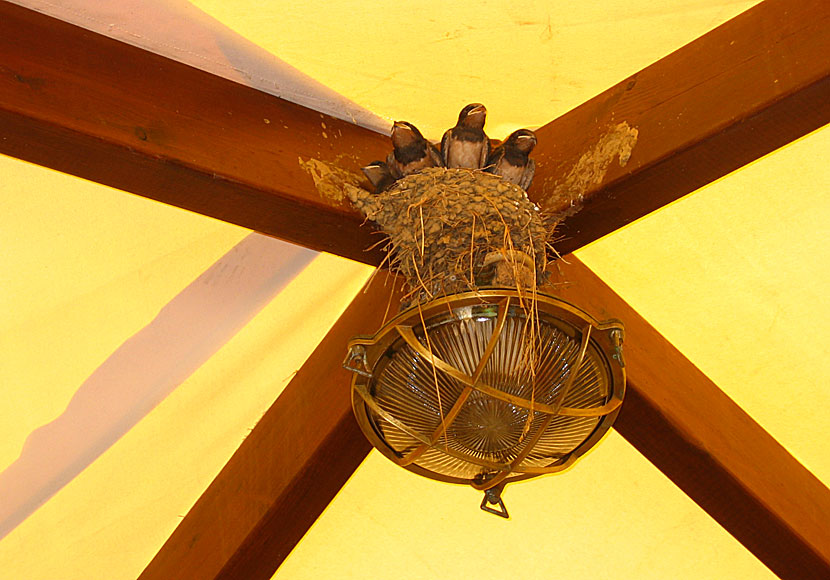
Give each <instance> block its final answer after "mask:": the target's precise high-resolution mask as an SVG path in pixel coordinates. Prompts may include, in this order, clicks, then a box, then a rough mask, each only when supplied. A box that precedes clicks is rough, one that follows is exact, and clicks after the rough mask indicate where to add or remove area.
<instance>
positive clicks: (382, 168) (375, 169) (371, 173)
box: [360, 161, 389, 183]
mask: <svg viewBox="0 0 830 580" xmlns="http://www.w3.org/2000/svg"><path fill="white" fill-rule="evenodd" d="M360 170H361V171H362V172H363V174H364V175H365V176H366V177H367V178H368V179H369V181H371V182H372V183H375V179H373V177H375V178H379V177H381V176H383V175H384V174H386V173H389V166H388V165H387V164H386V162H385V161H372V162H371V163H370V164H369V165H367V166H366V167H361V168H360Z"/></svg>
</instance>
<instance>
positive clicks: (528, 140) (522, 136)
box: [506, 129, 536, 153]
mask: <svg viewBox="0 0 830 580" xmlns="http://www.w3.org/2000/svg"><path fill="white" fill-rule="evenodd" d="M506 142H508V143H510V144H511V145H513V146H514V147H516V149H518V150H519V151H522V152H523V153H530V152H531V151H533V148H534V147H536V133H534V132H533V131H531V130H530V129H519V130H518V131H514V132H513V133H511V134H510V137H508V138H507V141H506Z"/></svg>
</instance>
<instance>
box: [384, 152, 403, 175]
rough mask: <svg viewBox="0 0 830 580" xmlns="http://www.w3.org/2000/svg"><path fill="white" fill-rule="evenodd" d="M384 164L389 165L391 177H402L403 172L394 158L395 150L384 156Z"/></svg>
mask: <svg viewBox="0 0 830 580" xmlns="http://www.w3.org/2000/svg"><path fill="white" fill-rule="evenodd" d="M386 164H387V165H388V166H389V172H390V173H391V174H392V177H394V178H395V179H400V178H401V177H403V173H401V168H400V167H399V166H398V161H397V159H395V152H394V151H392V152H391V153H389V155H387V156H386Z"/></svg>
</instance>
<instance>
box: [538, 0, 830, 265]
mask: <svg viewBox="0 0 830 580" xmlns="http://www.w3.org/2000/svg"><path fill="white" fill-rule="evenodd" d="M828 54H830V2H827V1H826V0H798V1H793V0H766V1H765V2H762V3H760V4H758V5H756V6H755V7H753V8H751V9H750V10H748V11H746V12H744V13H743V14H740V15H739V16H737V17H736V18H734V19H732V20H730V21H728V22H726V23H725V24H723V25H722V26H720V27H718V28H716V29H714V30H712V31H711V32H709V33H708V34H705V35H704V36H702V37H700V38H698V39H697V40H695V41H694V42H691V43H690V44H687V45H686V46H684V47H682V48H680V49H679V50H677V51H676V52H674V53H672V54H670V55H668V56H667V57H665V58H663V59H661V60H659V61H658V62H656V63H654V64H653V65H651V66H649V67H646V68H645V69H643V70H641V71H640V72H638V73H636V74H634V75H632V76H630V77H629V78H627V79H625V80H623V81H622V82H620V83H619V84H617V85H616V86H614V87H611V88H610V89H608V90H607V91H605V92H603V93H602V94H600V95H598V96H596V97H594V98H593V99H591V100H590V101H587V102H586V103H584V104H583V105H580V106H579V107H577V108H576V109H574V110H572V111H571V112H569V113H567V114H566V115H564V116H562V117H560V118H559V119H557V120H555V121H553V122H552V123H550V124H548V125H545V126H544V127H542V128H541V129H539V130H538V131H537V135H538V139H539V144H538V146H537V148H536V150H535V151H534V157H535V159H536V165H537V171H536V178H535V180H534V185H533V187H532V188H531V197H533V198H534V200H535V201H536V202H537V203H539V204H540V205H541V206H542V207H545V208H546V209H548V210H552V211H562V210H566V209H569V208H570V205H571V203H572V202H573V203H575V204H576V206H577V207H579V206H582V209H581V211H579V213H577V214H575V215H572V216H571V217H570V218H569V219H567V220H566V221H565V223H564V224H563V225H562V227H561V228H560V233H561V234H562V235H563V236H564V239H562V240H561V241H560V242H559V243H558V244H557V249H558V250H559V252H560V253H562V254H565V253H568V252H572V251H574V250H576V249H578V248H579V247H581V246H584V245H585V244H587V243H590V242H591V241H593V240H596V239H598V238H600V237H602V236H604V235H606V234H608V233H610V232H612V231H614V230H616V229H618V228H620V227H622V226H624V225H625V224H627V223H630V222H632V221H634V220H636V219H638V218H640V217H642V216H644V215H646V214H648V213H650V212H652V211H654V210H656V209H658V208H660V207H662V206H664V205H666V204H668V203H670V202H672V201H674V200H676V199H678V198H680V197H682V196H684V195H686V194H687V193H690V192H692V191H694V190H696V189H698V188H700V187H702V186H704V185H706V184H707V183H710V182H711V181H714V180H715V179H718V178H720V177H722V176H723V175H726V174H727V173H729V172H731V171H734V170H736V169H738V168H740V167H742V166H743V165H746V164H747V163H750V162H751V161H754V160H755V159H758V158H759V157H761V156H762V155H765V154H767V153H769V152H771V151H773V150H775V149H777V148H778V147H781V146H783V145H786V144H787V143H789V142H790V141H792V140H794V139H797V138H799V137H801V136H802V135H805V134H807V133H809V132H810V131H813V130H815V129H817V128H819V127H822V126H824V125H826V124H827V123H830V58H828V57H827V55H828ZM634 131H636V138H635V134H634ZM629 148H630V159H627V155H628V153H629ZM619 154H622V155H623V157H622V162H623V163H622V164H621V161H620V158H619Z"/></svg>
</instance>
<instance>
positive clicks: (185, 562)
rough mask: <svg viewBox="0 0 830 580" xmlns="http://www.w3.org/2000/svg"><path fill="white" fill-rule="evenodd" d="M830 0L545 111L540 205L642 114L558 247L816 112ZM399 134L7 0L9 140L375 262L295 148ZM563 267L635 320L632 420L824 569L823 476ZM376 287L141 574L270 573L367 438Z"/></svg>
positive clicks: (3, 101)
mask: <svg viewBox="0 0 830 580" xmlns="http://www.w3.org/2000/svg"><path fill="white" fill-rule="evenodd" d="M828 6H829V5H828V4H827V3H826V2H824V1H822V0H801V1H799V2H791V1H786V0H767V1H766V2H763V3H761V4H759V5H758V6H756V7H755V8H753V9H752V10H750V11H748V12H747V13H745V14H743V15H741V16H739V17H738V18H736V19H734V20H732V21H730V22H728V23H726V24H724V25H723V26H722V27H720V28H718V29H716V30H715V31H713V32H711V33H709V34H707V35H705V36H703V37H701V39H698V40H697V41H695V42H694V43H691V44H690V45H687V46H686V47H684V48H682V49H680V50H679V51H677V52H675V53H674V54H672V55H670V56H668V57H666V58H665V59H662V60H661V61H658V62H657V63H655V64H654V65H652V66H650V67H648V68H646V69H644V70H643V71H641V72H640V73H637V74H636V75H633V76H632V77H631V78H630V79H627V80H626V81H624V82H623V83H620V84H619V85H617V86H615V87H612V88H611V89H609V90H608V91H606V92H605V93H603V94H602V95H599V96H597V97H596V98H594V99H592V100H591V101H588V102H587V103H585V104H584V105H582V106H580V107H578V108H577V109H575V110H574V111H572V112H571V113H568V114H567V115H565V116H563V117H562V118H560V119H559V120H557V121H554V122H553V123H551V124H549V125H547V126H545V127H543V128H542V129H540V131H539V146H538V148H537V151H536V154H535V158H536V160H537V178H536V184H535V185H534V186H533V188H532V190H531V193H532V194H533V196H534V197H535V198H536V199H538V200H540V201H541V203H542V205H546V206H548V207H549V208H550V207H553V205H554V204H555V203H558V202H557V198H554V197H552V196H553V195H554V193H556V191H557V189H556V188H557V186H558V185H562V184H563V183H564V181H563V180H566V177H567V175H568V172H569V171H570V170H571V168H572V167H574V166H575V165H577V164H578V162H579V160H580V159H581V158H582V157H583V156H584V155H585V154H586V153H590V152H591V151H592V150H593V149H594V148H595V146H596V144H597V143H598V142H600V141H601V140H602V137H603V136H604V135H607V134H608V133H609V131H612V130H613V129H614V128H615V127H618V126H619V125H620V124H621V123H623V122H625V123H626V124H627V127H629V128H630V129H636V131H637V142H636V144H634V145H633V148H632V149H631V156H630V158H629V160H628V162H627V164H626V165H625V166H620V164H619V162H618V161H614V162H613V163H610V164H609V165H608V168H607V172H605V173H603V176H602V177H601V178H600V179H599V182H598V183H595V184H591V185H590V186H589V187H588V188H587V189H585V190H584V191H579V192H578V193H581V194H582V195H584V197H585V208H584V209H583V210H582V211H581V212H580V213H578V214H576V215H574V216H571V217H570V218H569V219H568V220H566V222H565V227H564V230H563V233H564V234H565V236H567V237H566V239H564V240H562V241H561V242H560V244H559V246H558V247H559V249H560V251H563V252H564V251H568V250H572V249H574V248H576V247H579V246H581V245H584V244H586V243H588V242H590V241H593V240H594V239H597V238H598V237H600V236H602V235H604V234H606V233H608V232H610V231H613V230H614V229H616V228H618V227H620V226H622V225H624V224H625V223H628V222H630V221H632V220H634V219H637V218H638V217H641V216H642V215H645V214H646V213H648V212H650V211H653V210H654V209H657V208H658V207H660V206H662V205H664V204H666V203H669V202H670V201H673V200H674V199H677V198H678V197H680V196H682V195H684V194H686V193H688V192H690V191H693V190H694V189H696V188H698V187H700V186H702V185H705V184H706V183H708V182H710V181H712V180H713V179H716V178H718V177H720V176H722V175H724V174H726V173H728V172H729V171H732V170H734V169H736V168H738V167H740V166H741V165H743V164H745V163H748V162H750V161H752V160H754V159H756V158H758V157H759V156H761V155H763V154H765V153H767V152H769V151H771V150H773V149H775V148H776V147H779V146H781V145H784V144H785V143H787V142H789V141H791V140H792V139H795V138H797V137H799V136H801V135H803V134H805V133H806V132H808V131H810V130H812V129H815V128H816V127H819V126H821V125H823V124H826V123H827V122H828V120H830V112H829V109H828V107H830V81H828V74H827V71H828V66H830V65H829V64H828V63H830V59H828V58H827V57H826V55H827V54H830V47H828V41H830V34H828ZM266 119H267V120H268V122H266V121H265V120H266ZM323 123H325V124H326V128H325V132H326V136H325V137H324V136H323V134H322V133H323V131H324V129H323V127H322V124H323ZM335 136H336V137H335ZM388 149H389V146H388V140H387V139H386V138H385V137H383V136H381V135H378V134H376V133H373V132H371V131H368V130H364V129H360V128H358V127H355V126H353V125H350V124H348V123H343V122H341V121H338V120H336V119H332V118H330V117H326V116H323V115H320V114H319V113H316V112H314V111H310V110H308V109H305V108H303V107H300V106H297V105H293V104H291V103H287V102H285V101H282V100H280V99H278V98H276V97H272V96H269V95H265V94H263V93H261V92H258V91H255V90H252V89H250V88H247V87H244V86H242V85H239V84H236V83H233V82H231V81H227V80H224V79H220V78H217V77H215V76H213V75H210V74H208V73H205V72H203V71H199V70H196V69H193V68H191V67H188V66H186V65H182V64H180V63H176V62H174V61H171V60H169V59H166V58H163V57H160V56H158V55H154V54H151V53H148V52H146V51H143V50H141V49H138V48H135V47H131V46H128V45H125V44H123V43H119V42H117V41H114V40H111V39H107V38H105V37H103V36H100V35H97V34H95V33H92V32H89V31H86V30H84V29H81V28H79V27H75V26H72V25H69V24H67V23H63V22H60V21H57V20H55V19H52V18H49V17H47V16H44V15H42V14H38V13H36V12H33V11H31V10H27V9H25V8H21V7H19V6H16V5H12V4H9V3H7V2H0V152H2V153H6V154H9V155H13V156H16V157H19V158H22V159H26V160H29V161H32V162H35V163H39V164H41V165H45V166H47V167H52V168H54V169H58V170H60V171H64V172H67V173H72V174H74V175H79V176H81V177H84V178H87V179H91V180H94V181H98V182H100V183H104V184H107V185H111V186H114V187H118V188H121V189H124V190H126V191H130V192H133V193H137V194H139V195H143V196H146V197H150V198H152V199H157V200H160V201H164V202H165V203H169V204H172V205H175V206H178V207H183V208H186V209H189V210H192V211H196V212H199V213H203V214H205V215H209V216H212V217H215V218H218V219H222V220H225V221H228V222H231V223H236V224H238V225H242V226H244V227H248V228H251V229H255V230H258V231H261V232H264V233H267V234H270V235H274V236H276V237H280V238H283V239H286V240H289V241H292V242H295V243H298V244H302V245H305V246H308V247H311V248H314V249H322V250H327V251H330V252H332V253H335V254H339V255H342V256H346V257H350V258H353V259H357V260H361V261H364V262H368V263H378V261H379V260H380V255H379V253H367V252H364V248H366V247H367V246H369V245H370V244H371V243H372V242H373V241H374V238H373V237H372V235H371V234H370V232H369V230H368V229H366V228H360V227H359V224H360V222H361V221H362V220H361V218H360V217H359V216H358V215H357V214H356V213H355V212H354V211H353V210H351V209H350V208H349V207H348V206H347V205H346V204H345V202H342V201H339V200H336V199H334V198H333V197H326V196H325V195H321V194H320V191H319V190H318V188H317V187H316V186H315V184H314V179H313V178H312V176H311V175H310V174H309V172H308V171H306V170H305V169H304V168H303V167H304V166H303V165H302V164H301V163H300V160H305V161H308V160H312V159H316V160H318V161H319V162H321V163H323V164H324V166H325V167H334V168H340V169H344V170H346V171H348V172H351V173H354V172H355V170H356V169H357V167H359V166H360V165H363V164H365V163H366V162H368V161H371V160H372V159H376V158H383V157H385V154H386V152H387V151H388ZM559 193H562V190H560V191H559ZM565 193H568V192H567V191H565ZM565 270H566V271H567V269H565ZM569 275H573V276H574V278H573V279H574V280H582V282H581V284H582V289H581V290H580V291H579V292H576V293H575V294H573V302H575V303H576V304H578V305H581V306H583V307H584V308H586V309H587V310H589V311H591V312H592V313H594V314H595V315H596V316H598V317H604V316H608V317H617V318H621V319H623V320H624V321H625V323H626V326H627V328H628V341H627V349H626V350H627V352H628V356H629V364H628V367H627V371H628V375H629V381H630V388H629V398H628V400H627V402H626V403H625V405H624V407H623V412H622V413H621V415H620V418H619V420H618V427H619V430H620V432H621V433H623V435H624V436H626V437H627V438H628V439H629V440H630V441H631V442H632V443H633V444H635V445H636V446H637V447H638V449H640V450H641V451H642V452H643V453H644V454H645V455H646V456H647V457H648V458H649V459H651V460H652V461H653V462H654V463H655V464H656V465H657V466H658V467H659V468H660V469H662V470H663V471H664V472H665V473H667V475H668V476H669V477H671V478H672V479H673V480H674V481H675V482H676V483H678V485H680V487H681V488H682V489H684V490H685V491H686V492H687V493H689V494H690V495H691V496H692V497H693V498H694V499H695V500H696V501H697V502H698V503H699V504H700V505H701V506H703V507H704V508H705V509H707V511H709V513H711V514H712V515H713V517H715V519H717V520H718V521H719V522H721V523H722V524H723V525H724V526H725V527H726V528H727V529H729V530H730V532H732V533H733V534H734V535H735V536H736V537H737V538H738V539H739V540H740V541H742V542H743V543H744V544H745V545H747V547H749V548H750V549H751V550H752V551H753V552H754V553H755V554H756V555H757V556H758V557H759V558H761V559H762V560H763V561H764V562H765V563H767V565H769V566H770V568H772V569H773V570H775V571H776V573H778V574H779V575H781V576H782V577H785V578H812V577H816V578H821V577H826V576H827V575H828V568H827V565H828V564H827V563H828V560H829V558H828V553H827V551H828V545H830V542H828V541H827V537H826V535H824V536H823V535H822V533H823V531H824V530H823V528H822V525H821V523H822V522H826V521H828V520H830V514H828V512H827V490H826V488H825V487H824V486H821V484H820V483H817V482H816V480H815V478H813V477H812V476H811V475H810V474H809V473H807V472H806V470H804V468H803V467H802V466H800V465H799V464H798V463H797V462H796V461H795V460H794V459H793V458H792V457H791V456H789V454H787V453H786V451H784V450H783V449H781V448H780V446H779V445H778V444H777V443H776V442H775V441H774V440H773V439H772V438H771V437H769V435H767V434H766V433H765V432H764V431H763V430H762V429H761V428H760V427H759V426H758V425H757V424H755V423H754V422H752V421H751V419H749V418H748V417H747V416H746V415H745V414H744V413H743V412H742V411H740V409H739V408H737V406H735V405H734V403H732V402H731V401H729V399H728V398H727V397H726V396H725V395H723V393H721V392H720V391H719V390H718V389H717V387H716V386H715V385H713V384H711V382H710V381H708V379H706V378H705V376H703V375H702V374H701V373H700V372H699V371H698V370H697V369H695V368H694V367H693V365H691V363H689V362H688V361H685V359H683V358H682V356H678V355H679V353H676V351H675V350H674V349H673V347H671V345H669V344H668V343H667V342H665V340H664V339H662V337H660V336H659V334H657V333H656V331H654V329H652V328H650V327H648V326H647V324H645V323H644V322H641V319H640V318H639V317H637V315H636V313H635V312H633V311H631V310H630V308H628V307H627V305H625V304H624V303H622V301H620V300H619V298H618V297H616V295H614V294H613V293H610V294H608V292H610V291H609V290H607V288H604V287H603V285H601V284H600V283H597V282H596V281H594V280H593V279H592V278H591V276H590V275H589V274H587V273H585V272H582V273H581V274H580V272H579V271H578V270H576V271H575V270H571V271H570V274H569ZM580 275H581V276H582V278H579V276H580ZM566 295H567V294H566ZM364 298H365V297H364ZM364 302H365V301H364ZM364 302H361V304H363V306H361V307H359V308H357V307H356V308H357V310H356V311H357V312H361V314H358V315H354V316H348V315H344V318H343V319H341V321H340V322H338V325H337V326H336V327H335V328H336V329H338V330H337V333H338V335H337V337H338V338H332V339H331V340H329V338H328V337H327V339H326V341H328V342H326V341H324V343H322V344H321V347H320V348H318V351H320V349H323V350H322V351H321V352H328V354H327V355H325V356H324V355H322V354H321V355H320V357H322V358H320V357H318V358H317V359H315V358H314V356H316V355H317V353H318V351H315V355H313V356H312V359H310V361H309V363H307V365H305V366H304V367H303V371H301V373H300V374H298V375H297V377H296V378H295V379H294V381H292V385H291V386H290V387H289V388H288V389H287V390H286V392H285V393H283V395H282V396H281V397H280V398H279V399H278V401H277V403H275V406H274V408H273V409H272V411H269V415H267V416H266V417H269V416H270V417H276V419H269V420H268V421H267V422H266V423H265V424H263V425H262V427H260V426H257V429H255V431H254V433H257V436H256V437H254V434H253V433H252V435H251V436H250V437H249V438H248V440H246V442H245V444H243V447H241V448H240V450H239V451H238V452H237V454H236V455H235V456H234V459H233V460H232V461H231V462H230V463H229V464H228V466H227V467H226V468H225V470H224V471H223V472H222V474H220V476H219V477H218V478H217V480H216V481H215V482H214V483H213V484H212V485H211V488H209V490H208V491H207V492H206V494H205V496H203V498H202V499H200V500H199V502H198V503H197V505H196V506H195V507H194V508H193V510H192V511H191V513H190V514H188V516H187V517H186V518H185V520H183V522H182V525H181V526H180V527H179V529H177V531H176V532H175V533H174V535H173V536H171V538H170V540H169V541H168V543H167V544H166V545H165V547H164V548H163V549H162V550H161V551H160V552H159V554H158V555H157V556H156V558H155V559H154V560H153V562H152V563H151V564H150V565H149V566H148V568H147V570H145V572H144V574H143V575H142V577H143V578H148V579H149V578H153V579H155V578H158V579H165V580H166V579H167V578H217V577H224V578H232V577H250V578H259V577H263V578H266V577H267V575H265V574H266V572H267V570H272V569H275V568H276V566H277V565H278V564H279V562H280V561H281V560H282V558H284V557H285V554H287V552H288V551H289V550H290V547H291V546H293V544H294V543H295V542H296V541H297V540H298V539H299V538H300V537H301V536H302V533H303V532H304V530H305V529H307V528H308V527H309V526H310V525H311V522H312V521H313V519H314V517H316V514H319V513H320V511H321V510H322V509H323V507H324V506H325V505H326V504H327V503H328V502H329V501H330V500H331V498H333V496H334V494H335V493H336V490H337V489H339V486H340V484H342V482H343V481H345V478H346V477H347V476H348V473H350V471H351V470H353V469H354V467H356V466H357V464H358V463H359V460H360V458H362V455H363V454H365V452H366V450H367V449H368V445H367V444H366V442H365V441H364V440H363V439H362V438H361V437H355V436H354V435H355V431H354V425H352V424H351V423H350V421H351V419H350V417H351V415H350V413H351V411H350V407H349V403H348V398H347V397H348V389H347V388H345V387H344V385H346V384H347V383H348V376H347V373H345V371H340V370H339V368H340V367H339V365H340V362H341V361H342V356H343V345H344V344H345V342H346V340H347V339H348V338H349V337H351V336H352V335H353V334H355V333H357V332H361V331H367V332H369V331H372V330H374V329H375V328H377V326H378V325H377V324H376V323H372V318H371V317H372V316H375V315H377V312H376V311H373V310H374V309H375V307H376V305H366V304H365V303H364ZM362 308H365V310H362V311H361V309H362ZM604 313H607V314H604ZM332 332H334V330H333V331H332ZM330 334H331V333H330ZM335 342H336V343H337V347H336V348H334V347H331V346H324V345H331V344H334V343H335ZM638 344H640V345H641V346H637V345H638ZM335 351H336V352H337V355H336V356H334V354H332V353H334V352H335ZM335 359H336V360H335ZM665 360H669V361H673V362H672V363H671V365H670V366H668V367H667V366H666V365H665V364H664V363H665ZM312 361H315V362H313V363H312ZM684 361H685V362H684ZM309 365H311V366H309ZM306 367H308V370H306ZM315 367H316V368H315ZM670 383H671V384H670ZM673 384H678V385H681V386H682V388H675V387H672V385H673ZM321 385H322V386H321ZM335 385H336V387H335ZM319 389H323V390H322V391H321V390H319ZM309 393H314V397H310V396H309ZM324 393H328V394H324ZM704 403H705V404H704ZM300 417H302V418H303V419H302V420H300ZM263 422H265V419H263ZM243 448H244V449H245V450H244V451H243ZM337 457H341V458H342V463H341V460H339V459H337ZM329 461H332V462H333V463H331V465H330V467H331V469H330V470H329V469H328V468H327V467H326V466H329ZM272 462H273V463H272ZM321 474H322V477H323V478H322V479H320V478H318V476H319V475H321ZM266 476H267V477H266ZM326 478H329V479H326ZM312 482H313V483H312ZM298 499H302V500H303V501H297V500H298ZM817 518H818V519H817ZM821 518H823V519H821ZM817 522H818V523H817ZM825 527H826V526H825ZM272 535H273V537H272ZM246 574H250V575H249V576H246Z"/></svg>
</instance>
